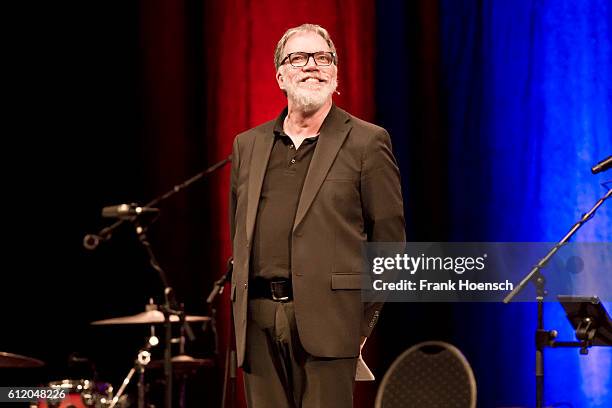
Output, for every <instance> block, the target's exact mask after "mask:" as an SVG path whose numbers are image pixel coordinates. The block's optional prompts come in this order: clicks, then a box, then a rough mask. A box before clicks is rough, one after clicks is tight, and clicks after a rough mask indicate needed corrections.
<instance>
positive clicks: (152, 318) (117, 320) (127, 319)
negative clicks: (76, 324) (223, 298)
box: [91, 310, 210, 326]
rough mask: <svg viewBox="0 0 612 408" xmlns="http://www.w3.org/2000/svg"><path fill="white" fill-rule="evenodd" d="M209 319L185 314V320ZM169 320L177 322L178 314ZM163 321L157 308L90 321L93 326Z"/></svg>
mask: <svg viewBox="0 0 612 408" xmlns="http://www.w3.org/2000/svg"><path fill="white" fill-rule="evenodd" d="M208 320H210V317H208V316H191V315H185V321H187V322H205V321H208ZM170 322H172V323H178V322H179V318H178V316H175V315H171V316H170ZM162 323H164V314H163V313H162V312H160V311H159V310H147V311H146V312H142V313H138V314H135V315H132V316H124V317H114V318H112V319H104V320H96V321H95V322H91V324H92V325H94V326H104V325H114V324H162Z"/></svg>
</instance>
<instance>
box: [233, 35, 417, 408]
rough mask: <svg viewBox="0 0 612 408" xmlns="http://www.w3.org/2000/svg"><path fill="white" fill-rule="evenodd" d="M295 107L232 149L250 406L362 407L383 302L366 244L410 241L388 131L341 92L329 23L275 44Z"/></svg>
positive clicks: (240, 324)
mask: <svg viewBox="0 0 612 408" xmlns="http://www.w3.org/2000/svg"><path fill="white" fill-rule="evenodd" d="M274 59H275V64H276V69H277V72H276V79H277V82H278V85H279V87H280V89H281V90H282V91H283V92H284V93H285V95H287V108H286V109H285V110H284V111H283V112H282V113H281V115H280V116H279V117H278V118H277V119H276V120H272V121H270V122H267V123H264V124H263V125H261V126H258V127H256V128H254V129H251V130H249V131H247V132H244V133H242V134H240V135H238V136H237V137H236V139H235V141H234V146H233V153H232V175H231V199H230V201H231V204H230V222H231V237H232V244H233V256H234V272H233V278H232V286H231V299H232V302H233V303H232V304H233V313H234V321H235V328H236V346H237V352H238V364H239V365H240V366H243V368H244V373H245V387H246V396H247V402H248V404H249V407H251V408H253V407H255V408H259V407H261V408H282V407H303V408H314V407H334V408H343V407H346V408H348V407H352V393H353V385H354V376H355V367H356V361H357V357H358V356H359V353H360V347H361V346H362V345H363V343H364V342H365V339H366V338H367V336H368V335H369V334H370V332H371V331H372V328H373V327H374V325H375V323H376V321H377V319H378V316H379V314H380V308H381V304H379V303H362V302H361V292H360V289H361V276H360V273H361V271H362V269H363V259H362V245H363V243H365V242H403V241H404V240H405V236H404V216H403V207H402V196H401V188H400V179H399V172H398V168H397V165H396V163H395V159H394V157H393V153H392V150H391V142H390V138H389V134H388V133H387V132H386V131H385V130H384V129H383V128H380V127H378V126H376V125H373V124H370V123H367V122H365V121H362V120H360V119H357V118H356V117H354V116H351V115H350V114H348V113H346V112H345V111H343V110H342V109H340V108H338V107H337V106H335V105H334V104H333V102H332V94H333V92H334V91H335V89H336V85H337V80H336V79H337V58H336V50H335V47H334V44H333V42H332V40H331V39H330V37H329V34H328V33H327V31H326V30H325V29H323V28H322V27H320V26H317V25H312V24H304V25H302V26H299V27H296V28H292V29H290V30H288V31H287V32H286V33H285V35H284V36H283V37H282V38H281V40H280V41H279V43H278V45H277V49H276V52H275V56H274Z"/></svg>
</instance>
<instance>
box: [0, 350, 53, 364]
mask: <svg viewBox="0 0 612 408" xmlns="http://www.w3.org/2000/svg"><path fill="white" fill-rule="evenodd" d="M44 365H45V363H43V362H42V361H40V360H37V359H35V358H32V357H26V356H20V355H19V354H13V353H5V352H3V351H0V368H11V367H12V368H34V367H42V366H44Z"/></svg>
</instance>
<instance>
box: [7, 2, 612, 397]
mask: <svg viewBox="0 0 612 408" xmlns="http://www.w3.org/2000/svg"><path fill="white" fill-rule="evenodd" d="M610 13H611V9H610V7H609V5H608V4H607V3H606V1H604V0H595V1H588V0H581V1H570V0H562V1H541V0H538V1H536V0H521V1H517V2H497V1H496V2H494V1H489V0H485V1H465V2H454V1H446V0H440V1H426V0H420V1H415V2H404V1H399V0H398V1H372V0H370V1H367V0H350V1H338V2H324V1H320V0H316V1H309V2H305V1H293V2H279V1H271V0H262V1H247V0H242V1H238V0H234V1H225V2H217V1H195V0H194V1H191V0H183V1H170V0H155V1H136V0H130V1H114V2H113V1H111V2H108V1H106V2H102V1H92V2H87V3H82V2H74V3H73V4H66V3H64V4H62V5H54V6H53V7H52V8H51V9H50V10H42V9H37V10H29V11H28V12H27V13H26V14H27V15H28V16H29V17H31V16H33V15H35V16H36V17H35V18H34V17H32V18H29V19H28V20H27V21H28V23H27V24H24V25H23V27H25V29H22V30H21V31H19V32H18V33H17V32H16V33H15V35H16V36H17V37H18V39H19V40H20V41H22V42H20V43H19V44H22V43H23V46H22V48H23V53H22V54H24V55H26V56H29V58H21V56H20V57H16V58H15V59H16V60H19V61H21V60H23V61H26V62H27V63H25V64H24V65H26V66H25V67H24V69H23V71H22V72H21V75H20V76H18V77H17V78H18V80H15V81H14V82H15V84H16V85H18V86H19V87H20V89H21V92H20V97H19V98H15V99H14V103H15V105H19V107H20V108H21V109H20V112H19V115H13V116H14V117H12V118H10V119H16V122H17V123H18V125H19V126H18V127H16V129H18V131H15V132H11V133H8V134H7V135H8V137H7V139H10V140H8V141H7V142H6V146H7V150H6V151H7V152H8V154H9V155H11V156H12V155H13V154H14V155H15V156H16V157H15V158H16V159H18V160H17V163H16V164H15V165H14V166H12V167H11V169H10V170H7V171H5V172H4V177H5V178H6V179H7V183H5V185H6V191H7V193H8V195H7V197H9V198H10V199H8V200H6V201H7V203H8V204H9V207H12V210H9V211H6V212H5V213H4V226H5V228H4V237H5V243H4V246H5V251H3V254H4V255H5V260H6V262H5V267H4V270H3V273H2V276H3V278H2V286H1V290H2V296H1V297H0V301H1V302H2V303H1V308H2V316H4V318H3V319H2V326H0V327H2V329H1V331H0V333H1V334H0V351H9V352H15V353H21V354H26V355H29V356H32V357H36V358H40V359H43V360H44V361H46V362H47V366H46V368H44V369H40V370H31V371H15V370H2V371H0V383H1V384H3V385H5V384H6V385H22V384H33V383H46V382H48V381H52V380H59V379H62V378H67V377H71V378H82V377H86V378H91V376H92V375H93V374H92V373H93V368H92V367H91V366H90V365H88V364H87V363H86V362H83V360H84V359H89V360H91V362H93V363H95V366H96V367H95V371H96V372H98V377H99V379H100V380H101V381H110V382H112V383H113V384H114V385H115V387H116V388H117V386H118V385H119V384H120V381H121V380H122V379H123V376H124V375H125V374H126V373H127V371H128V370H129V368H130V367H131V365H132V360H133V358H134V356H135V353H136V352H137V350H138V348H139V347H140V346H141V345H142V343H143V341H144V338H145V336H146V335H147V330H146V328H115V327H113V328H108V327H107V328H101V327H97V328H93V327H91V326H90V325H89V323H90V322H91V321H93V320H97V319H103V318H108V317H115V316H124V315H129V314H134V313H138V312H140V311H141V310H142V309H143V308H144V305H145V304H146V303H147V302H148V301H149V298H150V297H152V298H154V301H156V302H160V301H161V300H162V299H161V290H162V287H161V284H160V281H159V278H158V277H157V275H156V273H155V272H154V271H153V270H151V268H149V267H148V266H147V262H146V256H145V254H144V252H143V250H142V249H141V248H140V247H139V244H138V241H137V239H136V238H135V236H134V233H133V231H131V230H130V228H128V227H127V226H124V227H122V228H121V229H119V230H117V231H116V233H115V234H114V237H113V239H112V240H111V241H110V242H107V243H104V244H102V245H101V246H100V248H99V249H98V250H97V251H95V252H88V251H86V250H84V249H83V247H82V238H83V236H84V235H85V234H86V233H89V232H94V231H96V230H98V229H99V228H101V227H103V226H105V225H107V224H108V223H107V222H105V220H103V219H102V218H101V217H100V209H101V208H102V207H103V206H106V205H112V204H118V203H123V202H132V201H136V202H140V203H143V202H146V201H147V200H149V199H150V198H152V197H154V196H156V195H158V194H161V193H163V192H165V191H167V190H168V189H170V188H171V187H172V186H173V185H174V184H177V183H179V182H181V181H182V180H184V179H186V178H188V177H190V176H191V175H193V174H195V173H197V172H199V171H200V170H202V169H203V168H205V167H207V166H209V165H211V164H213V163H214V162H216V161H219V160H221V159H224V158H225V157H227V155H228V154H229V153H230V147H231V143H232V140H233V137H234V136H235V134H236V133H238V132H240V131H243V130H245V129H247V128H249V127H252V126H254V125H257V124H259V123H261V122H263V121H266V120H269V119H271V118H273V117H274V116H276V115H277V114H278V112H279V111H280V110H281V109H282V107H283V103H284V98H283V95H282V93H281V92H280V91H279V90H278V89H277V85H276V83H275V81H274V68H273V62H272V60H273V58H272V55H273V51H274V46H275V45H276V41H277V40H278V38H279V37H280V36H281V35H282V33H283V32H284V30H285V29H287V28H288V27H291V26H294V25H298V24H301V23H303V22H315V23H319V24H321V25H323V26H326V27H327V28H328V29H329V30H330V32H331V35H332V37H333V39H334V40H335V43H336V46H337V48H338V52H339V59H340V63H339V91H340V93H341V94H340V95H339V96H335V100H336V102H337V104H338V105H340V106H341V107H343V108H345V109H347V110H348V111H350V112H351V113H353V114H355V115H357V116H359V117H362V118H363V119H366V120H370V121H374V122H375V123H378V124H380V125H382V126H385V127H386V128H387V129H389V131H390V133H391V136H392V140H393V145H394V151H395V153H396V156H397V159H398V162H399V165H400V169H401V173H402V183H403V191H404V197H405V207H406V220H407V234H408V237H409V240H412V241H447V240H452V241H551V240H557V239H559V238H560V237H561V236H562V235H563V234H564V232H565V230H566V229H568V228H569V226H570V225H571V224H572V223H573V222H574V221H575V220H576V219H577V218H578V217H579V215H580V214H581V213H582V212H584V211H586V210H587V209H588V208H590V206H591V205H592V203H594V202H595V201H596V200H597V198H599V197H600V196H601V195H603V193H604V192H605V191H604V190H603V189H602V188H601V187H600V186H599V183H600V182H603V181H605V180H606V179H609V178H610V177H609V176H608V177H606V175H601V176H591V175H590V174H589V171H588V170H589V168H590V166H591V165H592V164H593V163H594V162H596V161H597V160H598V159H601V158H603V157H605V156H607V155H609V154H610V152H612V135H611V132H610V120H611V112H612V106H611V102H610V95H611V94H612V79H611V76H610V66H611V61H610V55H612V53H611V52H610V38H611V32H610V30H611V29H610V26H609V22H610V21H612V19H611V14H610ZM32 33H33V35H31V34H32ZM28 34H30V35H28ZM30 37H33V38H30ZM13 144H15V147H13ZM608 174H609V173H608ZM227 181H228V169H227V168H224V169H222V170H220V171H218V172H217V173H215V174H214V175H212V176H211V177H209V178H208V179H207V180H204V181H201V182H199V183H197V184H195V185H193V186H191V187H190V188H189V189H188V190H186V191H184V192H181V193H179V194H178V195H176V196H174V197H173V198H171V199H170V200H168V201H167V202H165V203H163V205H162V206H161V207H160V208H161V210H162V216H161V218H160V219H159V220H158V222H157V223H156V224H155V225H154V226H152V227H151V229H150V238H151V241H152V243H153V247H154V249H155V251H156V253H157V255H158V257H159V260H160V263H161V264H162V266H163V267H164V268H165V269H166V271H167V273H168V276H169V279H170V282H171V284H172V286H173V287H174V288H175V289H176V293H177V297H178V298H179V299H180V300H181V301H184V303H185V307H186V310H187V312H188V313H190V314H209V313H210V311H209V310H208V309H207V307H206V306H205V303H204V301H205V298H206V296H207V295H208V292H209V291H210V289H211V285H212V282H213V281H214V279H216V278H217V277H218V276H220V274H222V273H223V272H224V268H225V262H226V260H227V258H228V256H229V255H230V248H229V242H228V236H229V234H228V230H227V210H226V206H227V194H228V191H227ZM611 222H612V209H611V208H610V205H609V203H608V204H606V205H604V207H602V208H601V209H600V211H599V212H598V214H597V216H596V217H595V218H594V219H593V220H592V221H591V222H590V224H589V225H588V227H586V228H585V229H584V230H583V231H581V233H580V236H578V237H577V239H579V240H585V241H589V240H590V241H612V229H611ZM218 301H219V303H218V306H217V314H216V316H217V323H218V325H217V330H218V333H219V336H220V341H219V344H218V351H219V353H220V355H219V358H217V362H218V363H219V364H218V365H217V366H216V367H215V368H213V369H207V370H203V371H202V372H201V373H199V374H198V376H196V377H195V378H194V379H193V380H192V381H191V382H190V383H189V384H188V388H187V390H188V395H189V398H190V405H188V406H211V407H212V406H219V400H220V390H221V381H222V377H223V364H222V362H223V355H222V353H223V351H224V350H225V348H226V346H227V344H228V338H227V332H226V330H227V327H228V325H227V322H228V316H229V311H228V308H227V301H228V299H227V294H224V295H223V296H221V297H220V298H219V300H218ZM608 306H609V305H608ZM534 308H535V306H533V305H521V306H503V305H497V304H491V305H490V304H488V305H484V304H468V305H461V304H389V305H387V306H386V307H385V311H384V313H383V314H382V316H381V319H380V322H379V326H378V328H377V330H376V331H375V335H374V337H373V338H372V339H371V340H370V341H369V342H368V345H367V347H366V359H367V361H368V362H371V364H372V369H373V371H374V373H375V374H376V376H377V378H378V379H379V380H380V379H381V378H382V376H383V375H384V373H385V370H386V369H387V367H388V366H389V364H390V363H391V362H392V361H393V359H394V358H395V357H397V355H399V354H400V353H401V352H402V351H403V350H405V349H406V348H408V347H409V346H410V345H412V344H414V343H416V342H418V341H422V340H431V339H436V340H446V341H450V342H452V343H454V344H456V345H457V346H458V347H459V348H460V349H462V350H463V351H464V353H465V354H466V357H467V358H468V360H469V361H470V362H471V363H472V365H473V367H474V370H475V373H476V379H477V382H478V393H479V406H483V407H493V406H496V407H497V406H499V407H502V406H532V405H533V403H532V401H533V399H534V384H533V379H532V374H533V363H532V357H533V346H532V329H533V327H534V325H535V320H534V315H535V310H534ZM547 326H548V327H550V328H556V329H559V330H561V331H562V334H563V336H564V337H566V338H567V337H569V336H571V333H569V331H568V330H567V328H568V325H567V323H566V322H565V321H564V318H563V316H562V314H561V313H560V311H559V310H554V308H551V311H550V312H549V314H548V315H547ZM194 330H195V332H196V335H197V341H196V342H195V343H193V344H190V345H188V352H189V353H190V354H193V355H194V356H199V357H213V358H215V355H214V353H213V350H214V341H213V340H214V336H213V335H212V333H211V330H210V325H208V326H207V327H202V326H199V325H195V326H194ZM155 357H158V356H155ZM611 361H612V355H611V354H610V352H609V350H595V351H593V352H592V354H591V355H589V356H588V357H579V356H578V355H577V353H575V352H573V351H569V350H568V351H557V350H555V351H551V352H549V353H548V354H547V361H546V363H547V364H548V366H547V367H549V369H548V371H547V395H548V398H547V402H548V403H550V404H552V403H556V404H562V403H566V405H565V406H574V407H587V406H588V407H607V406H609V405H610V403H611V402H612V399H611V398H612V394H611V391H610V390H611V386H612V376H611V375H610V373H611V372H612V370H611V367H612V363H611ZM149 378H150V383H151V388H152V389H151V392H152V395H155V396H157V397H159V394H160V391H161V385H160V384H159V383H158V382H156V379H159V378H160V373H156V372H154V371H151V372H150V374H149ZM377 385H378V384H377V383H370V384H359V385H358V389H357V397H356V398H357V401H358V402H357V404H356V406H359V407H370V406H372V402H373V398H374V394H375V392H376V387H377ZM239 388H241V387H240V384H239ZM133 391H134V390H133V389H132V394H133ZM241 400H242V397H241ZM568 404H569V405H568Z"/></svg>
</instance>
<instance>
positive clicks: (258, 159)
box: [246, 128, 274, 242]
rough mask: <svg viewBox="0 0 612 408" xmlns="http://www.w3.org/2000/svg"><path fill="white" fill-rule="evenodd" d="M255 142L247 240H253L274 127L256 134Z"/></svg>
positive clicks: (249, 189) (248, 205)
mask: <svg viewBox="0 0 612 408" xmlns="http://www.w3.org/2000/svg"><path fill="white" fill-rule="evenodd" d="M253 143H254V146H253V154H252V155H251V168H250V170H249V188H248V200H247V213H246V228H247V230H246V233H247V235H246V237H247V242H251V238H252V236H253V229H254V228H255V218H256V217H257V207H258V206H259V198H260V195H261V186H262V185H263V180H264V176H265V175H266V169H267V168H268V160H269V159H270V153H271V152H272V145H273V144H274V134H273V132H272V128H269V129H267V131H264V132H261V133H260V134H257V135H255V141H254V142H253Z"/></svg>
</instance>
